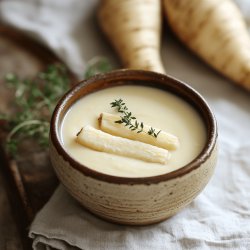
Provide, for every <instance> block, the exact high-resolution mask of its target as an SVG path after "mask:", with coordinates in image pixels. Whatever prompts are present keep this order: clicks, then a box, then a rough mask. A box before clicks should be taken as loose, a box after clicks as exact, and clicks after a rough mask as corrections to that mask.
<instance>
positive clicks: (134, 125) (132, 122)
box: [110, 99, 161, 138]
mask: <svg viewBox="0 0 250 250" xmlns="http://www.w3.org/2000/svg"><path fill="white" fill-rule="evenodd" d="M110 105H111V107H112V108H116V109H117V111H118V112H119V113H121V114H122V115H121V116H120V117H121V119H120V120H118V121H115V123H119V124H124V126H125V127H127V126H128V128H129V129H130V130H131V131H135V132H137V133H142V132H143V133H146V134H148V135H150V136H153V137H155V138H157V136H158V135H159V134H160V132H161V130H159V131H158V132H157V131H156V129H154V128H152V127H151V128H150V129H149V130H148V131H144V124H143V122H139V121H138V120H137V119H136V117H135V116H133V115H132V113H131V112H128V108H127V106H126V104H125V102H124V101H123V100H122V99H118V100H115V101H113V102H111V103H110Z"/></svg>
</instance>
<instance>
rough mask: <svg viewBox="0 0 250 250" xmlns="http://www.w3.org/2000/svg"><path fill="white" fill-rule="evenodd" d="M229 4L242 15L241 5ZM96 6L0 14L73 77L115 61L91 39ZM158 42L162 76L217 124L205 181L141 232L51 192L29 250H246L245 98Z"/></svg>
mask: <svg viewBox="0 0 250 250" xmlns="http://www.w3.org/2000/svg"><path fill="white" fill-rule="evenodd" d="M237 2H238V3H239V5H240V6H241V7H242V8H243V11H244V13H245V14H246V15H247V14H248V15H250V14H249V13H250V12H247V11H246V10H247V9H249V8H250V2H249V1H248V0H245V1H243V0H237ZM96 3H97V1H86V0H85V1H84V0H68V1H62V0H54V1H49V0H25V1H24V0H22V1H21V0H19V1H17V0H16V1H13V0H8V1H7V0H6V1H1V2H0V15H1V19H2V20H4V21H5V22H7V23H9V24H11V25H14V26H16V27H18V28H20V29H22V30H24V31H26V32H27V33H29V34H31V35H32V36H34V37H36V38H37V39H39V40H40V41H42V42H43V43H44V44H46V45H47V46H48V47H49V48H51V49H52V50H53V51H54V52H55V53H56V54H57V55H58V56H59V57H60V58H61V59H62V60H63V61H64V62H65V63H66V64H67V65H68V66H69V68H70V69H71V70H73V72H75V73H76V74H77V75H78V76H79V77H81V75H82V72H83V71H84V65H85V62H86V61H87V60H89V59H90V58H92V57H93V56H98V55H104V56H107V57H109V58H111V59H112V60H113V61H115V58H116V57H115V54H114V52H113V51H112V50H111V49H110V47H109V45H107V43H106V42H105V40H104V39H103V37H102V35H99V30H98V28H97V26H96V24H95V21H94V20H95V18H94V17H95V6H96ZM244 4H246V5H244ZM249 17H250V16H249ZM165 36H166V37H164V39H163V49H162V57H163V61H164V65H165V68H166V70H167V73H168V74H170V75H173V76H174V77H177V78H179V79H181V80H183V81H186V82H188V83H189V84H190V85H191V86H192V87H194V88H195V89H196V90H198V91H199V92H200V93H201V94H202V95H203V96H204V97H205V99H206V100H207V101H208V103H209V104H210V106H211V108H212V109H213V111H214V112H215V115H216V117H217V121H218V126H219V147H220V150H219V159H218V164H217V167H216V170H215V174H214V176H213V178H212V180H211V181H210V182H209V184H208V185H207V187H206V188H205V190H204V191H203V192H202V193H201V194H200V195H199V196H198V197H197V198H196V199H195V200H194V201H193V202H192V203H191V204H190V205H189V206H188V207H187V208H185V209H184V210H183V211H181V212H180V213H178V214H177V215H176V216H174V217H172V218H171V219H169V220H167V221H165V222H162V223H159V224H157V225H153V226H145V227H129V226H119V225H115V224H112V223H108V222H105V221H103V220H101V219H98V218H96V217H95V216H93V215H91V214H89V213H88V212H87V211H85V210H84V209H82V208H81V207H80V206H79V205H78V203H77V202H75V201H74V199H72V198H71V197H70V196H69V195H68V194H67V193H66V192H65V190H64V189H63V188H62V187H59V188H58V189H57V190H56V192H55V193H54V195H53V196H52V198H51V200H50V201H49V202H48V203H47V204H46V205H45V206H44V208H43V209H42V210H41V211H40V212H39V213H38V215H37V217H36V218H35V220H34V221H33V223H32V225H31V228H30V236H31V237H32V238H33V240H34V242H33V247H34V249H37V250H40V249H41V250H42V249H50V247H55V248H58V249H85V250H99V249H100V250H101V249H103V250H128V249H133V250H153V249H156V250H167V249H171V250H172V249H177V250H179V249H180V250H181V249H197V250H206V249H215V250H219V249H221V250H222V249H227V250H228V249H232V250H235V249H237V250H238V249H241V250H247V249H250V157H249V154H250V95H249V93H246V92H245V91H243V90H241V89H239V88H238V87H236V86H234V85H233V84H231V83H230V81H229V80H227V79H225V78H223V77H222V76H220V75H219V74H217V73H216V72H214V71H213V70H212V69H211V68H209V67H208V66H207V65H206V64H204V63H202V62H201V61H200V60H199V59H197V58H196V57H195V56H193V54H191V53H190V52H189V51H187V50H186V49H185V48H184V47H182V46H181V45H180V44H179V43H177V42H176V40H175V39H173V38H171V37H169V35H168V34H167V35H165Z"/></svg>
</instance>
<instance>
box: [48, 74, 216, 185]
mask: <svg viewBox="0 0 250 250" xmlns="http://www.w3.org/2000/svg"><path fill="white" fill-rule="evenodd" d="M138 77H146V78H147V79H150V81H151V82H153V81H155V82H156V81H161V84H162V86H163V85H165V87H166V88H170V92H171V93H173V94H175V95H177V96H178V95H181V96H182V95H183V96H182V97H184V95H185V99H186V101H187V102H188V103H190V104H191V105H192V106H193V107H194V108H196V109H197V106H195V104H194V103H193V100H191V98H190V97H188V96H186V95H188V94H191V95H192V98H194V99H195V100H196V102H198V103H199V105H200V109H201V110H202V111H203V113H204V114H203V115H204V116H206V117H202V119H203V121H204V123H205V124H206V126H207V130H208V132H207V142H206V144H205V146H204V148H203V150H202V151H201V153H200V154H199V155H198V156H197V157H196V158H195V159H194V160H193V161H191V162H190V163H188V164H186V165H185V166H183V167H181V168H179V169H177V170H174V171H172V172H169V173H165V174H161V175H156V176H149V177H121V176H113V175H109V174H105V173H102V172H98V171H95V170H93V169H91V168H89V167H87V166H85V165H83V164H81V163H79V162H78V161H76V160H74V159H73V158H72V157H71V156H70V155H69V154H68V153H67V152H66V151H65V149H64V147H63V145H62V142H61V140H60V139H59V138H60V133H59V127H58V126H59V123H60V122H61V120H62V119H61V120H60V114H61V112H62V111H63V110H64V109H65V107H66V106H67V105H66V104H67V103H68V102H69V100H70V99H71V98H72V97H73V96H74V95H75V94H76V93H77V92H78V91H79V90H81V89H82V88H84V87H86V86H90V85H91V84H92V85H94V84H95V83H98V81H105V80H106V81H107V80H112V79H113V80H112V81H115V80H117V82H116V84H115V85H112V86H110V85H109V84H108V82H107V83H106V84H104V85H103V88H108V87H114V86H120V85H119V81H133V80H134V81H136V80H140V79H139V78H138ZM155 82H154V84H156V83H155ZM126 85H131V84H126ZM136 85H137V84H136ZM140 85H142V86H150V87H155V88H160V89H163V88H162V86H161V87H159V85H160V82H158V85H157V86H153V85H151V84H145V83H142V84H140ZM174 85H176V86H174ZM176 87H178V88H179V92H180V93H178V90H173V89H171V88H176ZM103 88H99V89H95V90H94V91H90V92H89V93H87V94H90V93H93V92H95V91H98V90H101V89H103ZM174 91H176V92H174ZM183 91H184V94H183ZM188 98H189V99H188ZM73 103H75V101H74V102H73ZM71 105H72V104H71ZM71 105H69V106H71ZM200 109H199V110H198V111H199V113H200V112H201V110H200ZM66 110H68V108H67V107H66ZM65 113H66V112H65ZM205 119H206V121H205ZM50 140H51V142H52V144H53V145H54V147H55V148H56V150H57V152H58V154H59V155H60V156H62V157H63V159H64V160H65V161H67V162H68V163H69V165H70V166H71V167H73V168H74V169H76V170H78V171H80V172H81V173H83V174H84V175H85V176H89V177H92V178H95V179H98V180H101V181H105V182H109V183H117V184H130V185H133V184H146V185H149V184H153V183H159V182H162V181H167V180H170V179H174V178H178V177H181V176H183V175H185V174H187V173H189V172H191V171H193V170H195V169H197V168H199V167H200V166H201V165H202V163H204V162H205V161H206V160H207V159H208V158H209V157H210V155H211V153H212V152H213V149H214V147H215V145H216V141H217V124H216V119H215V116H214V115H213V112H212V111H211V109H210V107H209V105H208V104H207V102H206V101H205V99H204V98H203V97H202V96H201V95H200V94H199V93H198V92H197V91H196V90H194V89H193V88H192V87H190V86H189V85H188V84H186V83H184V82H183V81H181V80H178V79H176V78H174V77H172V76H169V75H164V74H160V73H156V72H152V71H145V70H131V69H121V70H114V71H111V72H109V73H104V74H98V75H96V76H94V77H92V78H89V79H87V80H83V81H80V82H79V83H77V84H76V85H74V86H73V87H72V88H71V89H70V90H69V91H68V92H67V93H65V95H64V96H63V97H62V98H61V99H60V100H59V102H58V104H57V106H56V108H55V110H54V112H53V115H52V118H51V125H50Z"/></svg>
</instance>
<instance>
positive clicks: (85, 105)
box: [61, 86, 206, 177]
mask: <svg viewBox="0 0 250 250" xmlns="http://www.w3.org/2000/svg"><path fill="white" fill-rule="evenodd" d="M119 98H121V99H123V100H124V102H125V103H126V105H127V107H128V109H129V111H131V112H132V113H133V115H134V116H135V117H136V118H137V119H138V120H139V121H143V122H144V123H145V124H148V125H150V126H152V127H154V128H159V129H161V130H164V131H166V132H170V133H172V134H173V135H175V136H177V137H178V138H179V141H180V146H179V148H178V149H177V150H173V151H169V152H170V154H171V158H170V160H169V161H168V162H167V163H166V164H160V163H150V162H146V161H143V160H137V159H133V158H128V157H124V156H118V155H114V154H110V153H104V152H98V151H95V150H92V149H90V148H87V147H84V146H82V145H80V144H78V143H77V142H76V141H75V139H76V134H77V133H78V132H79V130H80V129H81V127H83V126H85V125H91V126H93V127H95V128H97V129H98V126H99V125H98V120H97V119H98V117H99V115H100V113H102V112H108V113H112V114H118V113H117V111H116V110H115V109H114V108H111V107H110V103H111V102H112V101H114V100H115V99H119ZM61 138H62V141H63V145H64V148H65V150H66V151H67V152H68V154H69V155H71V157H72V158H74V159H75V160H77V161H78V162H80V163H82V164H84V165H85V166H87V167H89V168H91V169H93V170H96V171H98V172H102V173H106V174H110V175H115V176H123V177H146V176H155V175H160V174H164V173H168V172H171V171H174V170H176V169H178V168H181V167H183V166H184V165H186V164H188V163H189V162H191V161H192V160H193V159H194V158H195V157H196V156H198V154H199V153H200V152H201V150H202V149H203V147H204V145H205V142H206V130H205V127H204V123H203V121H202V119H201V118H200V116H199V114H198V113H197V112H196V110H195V109H194V108H193V107H192V106H190V105H189V104H188V103H187V102H185V101H183V100H181V99H180V98H179V97H177V96H175V95H173V94H170V93H167V92H165V91H162V90H159V89H156V88H150V87H143V86H119V87H112V88H108V89H104V90H100V91H97V92H95V93H92V94H89V95H87V96H85V97H83V98H82V99H80V100H79V101H77V102H76V103H75V104H74V105H73V106H72V107H71V108H70V109H69V111H68V112H67V114H66V115H65V118H64V120H63V124H62V128H61Z"/></svg>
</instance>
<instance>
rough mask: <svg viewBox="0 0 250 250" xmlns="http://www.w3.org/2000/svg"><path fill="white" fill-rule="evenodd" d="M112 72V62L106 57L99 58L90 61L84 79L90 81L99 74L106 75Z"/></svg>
mask: <svg viewBox="0 0 250 250" xmlns="http://www.w3.org/2000/svg"><path fill="white" fill-rule="evenodd" d="M111 70H112V65H111V63H110V61H109V60H108V59H107V58H105V57H101V56H97V57H94V58H92V59H91V60H90V61H88V63H87V65H86V70H85V74H84V78H85V79H88V78H90V77H91V76H94V75H97V74H99V73H105V72H108V71H111Z"/></svg>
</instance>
